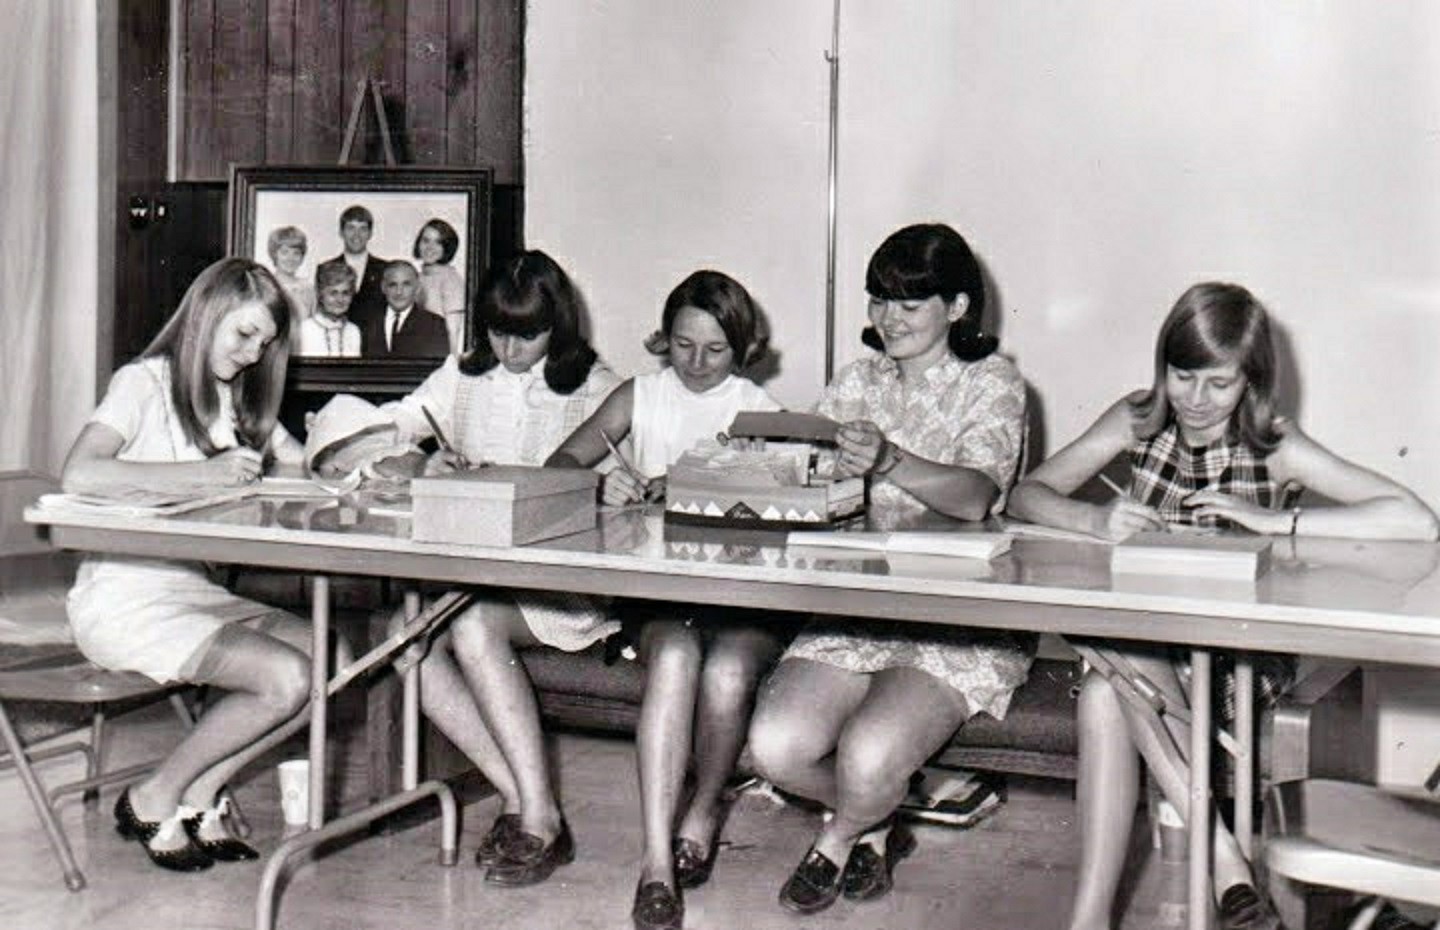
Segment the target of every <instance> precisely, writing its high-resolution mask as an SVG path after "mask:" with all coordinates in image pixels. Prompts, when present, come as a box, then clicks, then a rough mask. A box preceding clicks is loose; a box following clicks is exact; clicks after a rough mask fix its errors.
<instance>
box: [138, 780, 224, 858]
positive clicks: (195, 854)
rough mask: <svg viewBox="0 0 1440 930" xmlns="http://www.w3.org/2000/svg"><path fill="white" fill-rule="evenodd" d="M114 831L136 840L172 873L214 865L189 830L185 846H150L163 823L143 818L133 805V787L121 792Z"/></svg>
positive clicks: (146, 852)
mask: <svg viewBox="0 0 1440 930" xmlns="http://www.w3.org/2000/svg"><path fill="white" fill-rule="evenodd" d="M115 832H116V833H119V834H120V835H121V836H123V837H125V839H127V840H135V841H136V842H137V843H139V844H140V848H141V849H143V850H145V855H147V856H149V857H150V861H151V862H153V863H155V864H156V865H157V866H159V867H160V868H162V869H167V870H169V871H171V872H200V871H203V870H205V869H208V868H210V866H212V865H214V864H215V860H214V859H211V858H210V857H209V856H207V855H206V854H205V852H204V851H203V850H201V849H200V848H198V847H197V846H196V845H195V842H194V841H193V840H191V839H190V837H189V834H188V832H187V834H186V836H185V845H184V846H181V847H179V848H178V849H151V848H150V841H151V840H152V839H154V838H155V835H156V834H157V833H159V832H160V822H159V821H155V820H141V819H140V818H139V817H138V816H136V814H135V808H134V807H133V806H131V804H130V789H129V788H126V789H125V790H124V791H122V792H120V797H119V798H118V799H117V800H116V801H115Z"/></svg>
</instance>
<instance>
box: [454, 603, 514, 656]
mask: <svg viewBox="0 0 1440 930" xmlns="http://www.w3.org/2000/svg"><path fill="white" fill-rule="evenodd" d="M450 641H451V643H452V644H453V646H454V649H455V654H456V655H457V656H460V657H462V658H468V659H479V658H483V657H485V656H493V655H495V654H496V653H498V652H500V651H501V650H506V651H511V646H510V630H509V628H508V627H507V626H506V625H505V624H504V623H502V622H501V621H500V618H499V617H497V616H493V615H492V612H491V611H488V610H485V609H484V607H482V606H481V605H480V604H475V605H473V606H472V607H470V609H469V610H466V611H465V612H464V613H462V614H461V615H460V616H458V617H456V618H455V621H454V622H453V623H452V624H451V625H450Z"/></svg>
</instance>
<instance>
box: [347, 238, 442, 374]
mask: <svg viewBox="0 0 1440 930" xmlns="http://www.w3.org/2000/svg"><path fill="white" fill-rule="evenodd" d="M381 289H382V290H383V291H384V296H385V309H384V310H382V311H381V312H380V313H379V314H378V315H377V316H376V317H375V318H374V319H373V320H371V321H369V322H368V323H364V324H362V325H361V326H360V347H361V354H362V355H363V356H364V357H365V358H444V357H445V356H446V355H448V354H449V352H450V334H449V332H448V331H447V330H446V329H445V321H444V320H443V319H441V318H440V317H438V316H436V315H435V314H433V313H431V312H430V311H428V310H422V309H420V308H419V307H417V306H415V299H416V297H418V296H419V294H420V274H419V272H417V271H416V270H415V266H414V265H412V264H410V263H409V262H406V261H393V262H391V263H390V264H388V265H386V266H385V271H384V273H383V276H382V279H381Z"/></svg>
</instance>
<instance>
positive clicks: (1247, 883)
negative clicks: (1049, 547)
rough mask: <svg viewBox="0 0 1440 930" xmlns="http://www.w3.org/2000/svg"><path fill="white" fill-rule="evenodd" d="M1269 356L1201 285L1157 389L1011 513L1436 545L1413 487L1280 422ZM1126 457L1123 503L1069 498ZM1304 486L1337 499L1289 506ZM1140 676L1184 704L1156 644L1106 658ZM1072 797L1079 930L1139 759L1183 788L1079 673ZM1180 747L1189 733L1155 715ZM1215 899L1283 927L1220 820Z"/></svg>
mask: <svg viewBox="0 0 1440 930" xmlns="http://www.w3.org/2000/svg"><path fill="white" fill-rule="evenodd" d="M1274 400H1275V353H1274V349H1273V347H1272V343H1271V337H1270V324H1269V319H1268V317H1267V314H1266V312H1265V308H1264V307H1263V306H1261V304H1260V302H1259V301H1257V300H1256V299H1255V298H1254V297H1253V296H1252V295H1251V294H1250V292H1249V291H1247V290H1245V289H1244V288H1243V287H1239V286H1237V285H1234V284H1219V283H1206V284H1197V285H1195V286H1194V287H1192V288H1190V289H1189V290H1187V291H1186V292H1185V293H1184V294H1183V295H1181V297H1180V299H1179V301H1177V302H1176V304H1175V306H1174V308H1173V309H1171V311H1170V315H1169V316H1168V317H1166V319H1165V322H1164V324H1163V325H1162V326H1161V327H1160V335H1159V338H1158V339H1157V341H1156V346H1155V380H1154V383H1153V384H1152V385H1151V387H1150V388H1149V390H1145V391H1138V392H1136V393H1133V394H1131V395H1129V396H1128V397H1125V398H1122V399H1121V400H1119V401H1117V402H1116V403H1115V404H1114V405H1113V406H1111V407H1110V409H1108V410H1107V411H1105V412H1104V413H1103V414H1101V416H1100V418H1099V419H1098V420H1096V421H1095V423H1094V424H1093V425H1092V426H1091V427H1090V428H1089V429H1088V430H1086V431H1085V432H1084V433H1083V434H1082V435H1081V436H1080V438H1079V439H1076V440H1075V441H1074V442H1072V443H1071V444H1070V445H1068V446H1066V447H1065V448H1064V449H1061V450H1060V451H1059V452H1057V453H1056V454H1055V455H1054V456H1053V457H1051V458H1050V459H1049V460H1048V461H1046V462H1045V463H1044V464H1042V465H1041V466H1040V467H1039V468H1037V469H1035V471H1034V472H1033V473H1031V474H1030V476H1029V477H1028V478H1026V479H1025V480H1024V481H1022V482H1021V483H1020V484H1019V485H1018V486H1017V487H1016V488H1015V492H1014V494H1013V495H1011V498H1010V513H1012V514H1014V515H1015V516H1017V517H1020V518H1022V519H1025V520H1031V521H1034V522H1036V523H1043V524H1047V525H1050V526H1056V527H1061V528H1064V529H1070V530H1079V531H1081V532H1084V533H1089V534H1092V535H1094V536H1098V537H1102V538H1106V539H1111V540H1121V539H1124V538H1126V537H1128V536H1130V535H1132V534H1134V533H1137V532H1140V531H1143V530H1162V529H1165V528H1166V527H1168V526H1171V525H1174V524H1186V525H1202V526H1218V527H1222V528H1229V527H1239V528H1242V529H1245V530H1249V531H1251V532H1254V533H1261V534H1268V535H1291V536H1295V535H1314V536H1342V537H1352V538H1362V539H1434V538H1435V536H1436V518H1435V515H1434V514H1433V513H1432V512H1431V511H1430V509H1429V508H1428V507H1426V506H1425V505H1424V504H1423V503H1421V501H1420V500H1419V499H1418V498H1417V497H1415V495H1414V494H1412V493H1411V492H1410V491H1408V490H1406V489H1405V488H1403V487H1401V486H1400V485H1398V484H1396V483H1395V482H1393V481H1391V480H1389V479H1388V478H1385V477H1383V476H1381V475H1378V474H1376V473H1374V472H1372V471H1369V470H1367V469H1365V468H1362V467H1360V466H1359V465H1355V464H1353V463H1351V462H1347V461H1345V460H1344V459H1342V458H1340V457H1339V456H1336V455H1335V454H1334V453H1332V452H1330V451H1329V450H1327V449H1325V448H1324V447H1323V446H1321V445H1319V444H1318V443H1316V442H1315V441H1314V440H1313V439H1311V438H1310V437H1308V436H1306V435H1305V434H1304V433H1302V432H1301V431H1300V429H1299V428H1298V427H1296V426H1295V424H1294V423H1292V422H1291V421H1289V420H1288V419H1285V418H1284V417H1281V416H1279V415H1277V413H1276V411H1275V406H1274ZM1122 455H1123V456H1126V457H1127V458H1128V461H1129V464H1130V483H1129V489H1128V493H1127V494H1126V495H1125V496H1123V497H1116V498H1115V499H1113V500H1111V501H1109V502H1108V503H1105V504H1090V503H1085V502H1083V501H1079V500H1072V499H1071V498H1070V495H1071V494H1072V493H1074V492H1075V491H1076V490H1077V489H1078V488H1079V487H1080V486H1081V485H1083V484H1084V483H1085V482H1087V481H1089V480H1090V479H1091V478H1093V477H1094V476H1095V475H1096V474H1098V473H1099V472H1100V471H1101V470H1102V469H1104V468H1105V467H1106V466H1107V465H1109V464H1110V462H1111V461H1113V460H1114V459H1116V458H1117V457H1120V456H1122ZM1302 488H1310V489H1312V490H1315V491H1317V492H1319V493H1320V494H1321V495H1323V496H1324V497H1326V498H1328V499H1329V500H1331V501H1333V502H1334V503H1332V504H1326V505H1316V506H1307V507H1304V508H1301V507H1298V506H1293V505H1294V502H1295V500H1296V499H1297V498H1298V496H1299V493H1300V491H1301V489H1302ZM1107 649H1109V650H1110V652H1111V654H1113V655H1118V656H1119V657H1120V658H1121V660H1122V661H1123V662H1124V663H1126V664H1128V665H1129V666H1130V668H1131V669H1133V671H1134V672H1138V673H1139V674H1141V675H1143V676H1145V677H1146V678H1147V679H1149V681H1150V682H1151V683H1153V684H1154V685H1155V686H1157V687H1159V688H1161V689H1163V690H1164V691H1165V693H1166V699H1167V700H1168V701H1174V702H1178V703H1177V704H1176V706H1183V705H1184V703H1185V701H1186V696H1185V691H1184V689H1183V688H1182V687H1181V685H1180V681H1179V679H1178V678H1177V675H1176V666H1175V663H1173V662H1172V661H1171V658H1170V656H1169V654H1168V652H1166V651H1165V650H1163V649H1160V650H1149V651H1147V650H1145V649H1144V648H1143V647H1140V646H1133V645H1127V646H1125V647H1123V648H1114V647H1111V646H1108V645H1107ZM1079 715H1080V772H1079V782H1078V786H1077V798H1078V806H1079V815H1080V830H1081V836H1082V841H1081V842H1082V845H1081V854H1080V879H1079V890H1078V891H1077V893H1076V898H1075V904H1074V907H1073V909H1072V912H1071V918H1070V927H1071V928H1072V930H1099V928H1106V927H1109V926H1111V911H1112V910H1113V907H1114V902H1115V892H1116V889H1117V888H1118V886H1119V881H1120V875H1121V870H1122V868H1123V866H1124V859H1125V853H1126V850H1127V849H1128V845H1129V837H1130V829H1131V825H1132V821H1133V819H1134V813H1135V804H1136V800H1137V793H1136V792H1137V790H1138V777H1137V776H1138V762H1139V756H1140V755H1142V754H1143V755H1144V757H1145V759H1146V761H1147V763H1149V766H1150V771H1151V773H1152V776H1153V777H1154V778H1155V781H1156V782H1157V784H1158V785H1159V787H1160V789H1161V791H1162V792H1163V793H1164V794H1165V796H1166V798H1167V799H1168V800H1169V801H1170V803H1171V804H1173V805H1174V806H1175V807H1176V809H1178V810H1181V811H1184V810H1185V809H1186V808H1187V806H1188V791H1189V789H1188V783H1187V781H1186V776H1185V774H1184V772H1183V771H1182V770H1180V769H1179V768H1178V767H1177V765H1176V762H1175V761H1174V760H1173V759H1171V758H1170V757H1169V756H1168V754H1166V753H1165V752H1164V751H1163V750H1162V749H1161V748H1160V747H1159V745H1158V744H1157V743H1156V742H1154V741H1153V740H1151V739H1148V738H1146V733H1147V732H1148V731H1146V729H1145V727H1144V726H1143V725H1142V724H1140V723H1139V722H1138V721H1132V719H1131V717H1130V714H1129V713H1128V712H1127V708H1126V706H1125V705H1124V703H1123V701H1122V700H1121V698H1120V697H1119V695H1118V693H1117V692H1116V690H1115V687H1114V686H1113V685H1112V684H1111V682H1110V680H1109V679H1108V678H1106V677H1105V676H1104V675H1101V674H1098V673H1097V672H1095V671H1092V672H1091V673H1090V674H1088V675H1087V676H1086V678H1085V682H1084V685H1083V687H1082V691H1081V695H1080V703H1079ZM1164 720H1165V723H1166V725H1167V726H1169V727H1170V728H1171V731H1172V733H1173V735H1174V738H1175V741H1176V743H1177V744H1178V745H1180V746H1186V745H1188V744H1189V733H1188V728H1187V727H1185V726H1184V725H1183V724H1182V723H1180V722H1178V721H1176V720H1175V719H1174V717H1173V715H1167V716H1165V718H1164ZM1214 857H1215V868H1214V874H1215V891H1216V898H1217V901H1218V902H1219V905H1220V907H1219V917H1220V924H1221V926H1222V927H1223V928H1227V930H1239V928H1246V930H1258V928H1267V930H1268V928H1275V927H1278V926H1279V921H1278V920H1277V918H1276V916H1275V914H1274V912H1273V911H1272V910H1271V909H1270V907H1269V905H1268V904H1267V903H1266V902H1265V901H1264V900H1263V899H1262V898H1261V897H1260V895H1259V894H1258V892H1257V891H1256V890H1255V888H1254V884H1253V879H1252V878H1251V875H1250V871H1249V867H1248V866H1247V865H1246V863H1245V860H1244V859H1243V858H1242V856H1241V853H1240V849H1239V846H1238V845H1237V844H1236V842H1235V839H1234V837H1233V836H1232V835H1231V834H1230V833H1229V832H1228V831H1227V830H1226V829H1225V827H1224V826H1223V824H1220V823H1219V822H1218V821H1216V827H1215V845H1214Z"/></svg>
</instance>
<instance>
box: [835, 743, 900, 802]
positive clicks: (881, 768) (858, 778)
mask: <svg viewBox="0 0 1440 930" xmlns="http://www.w3.org/2000/svg"><path fill="white" fill-rule="evenodd" d="M896 755H897V753H894V752H891V751H889V750H888V749H887V747H885V746H883V745H879V744H877V743H875V742H872V741H870V740H863V739H848V740H841V743H840V745H839V746H838V747H837V748H836V750H835V775H836V778H837V779H838V781H839V784H840V786H841V789H842V794H843V795H844V797H845V798H846V799H848V800H850V801H852V802H861V803H863V804H865V805H866V806H871V805H879V806H884V807H887V808H888V807H893V806H895V805H896V804H899V803H900V799H901V797H902V796H903V795H904V793H905V789H906V788H907V787H908V786H909V780H910V775H911V772H909V771H898V770H897V769H896V767H895V762H894V759H895V757H896Z"/></svg>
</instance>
